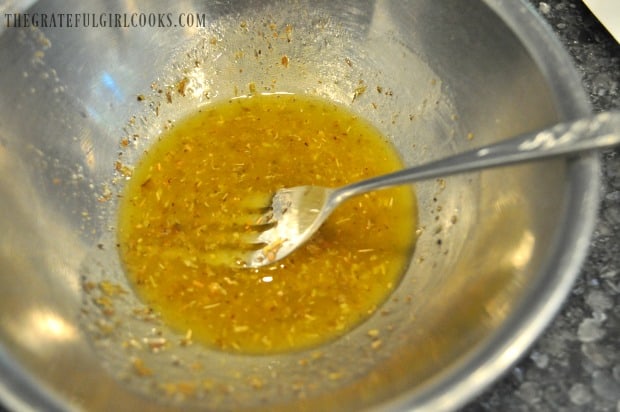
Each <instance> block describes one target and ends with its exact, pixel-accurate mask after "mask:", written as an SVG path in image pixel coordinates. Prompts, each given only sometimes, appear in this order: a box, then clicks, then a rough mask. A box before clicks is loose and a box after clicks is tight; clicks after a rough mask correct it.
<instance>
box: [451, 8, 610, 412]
mask: <svg viewBox="0 0 620 412" xmlns="http://www.w3.org/2000/svg"><path fill="white" fill-rule="evenodd" d="M605 1H609V2H615V1H620V0H605ZM530 3H531V4H532V5H533V6H534V7H535V8H536V9H537V11H538V13H539V14H540V15H541V16H542V17H543V18H544V19H545V20H546V21H547V22H548V23H549V24H550V25H551V27H552V28H553V31H554V32H555V33H556V34H557V36H558V37H559V39H560V41H561V42H562V44H563V45H564V47H565V48H566V49H567V51H568V52H569V54H570V56H571V57H572V58H573V60H574V62H575V66H576V67H577V69H578V71H579V74H580V75H581V78H582V84H583V87H584V89H585V90H586V92H587V93H588V95H589V97H590V101H591V104H592V106H593V108H594V111H596V112H600V111H603V110H610V109H616V110H618V109H620V45H619V44H618V43H617V42H616V41H615V40H614V39H613V37H612V36H611V35H610V34H609V33H608V32H607V31H606V30H605V28H604V27H603V26H602V25H601V24H600V23H599V22H598V20H597V19H596V18H595V17H594V16H593V15H592V14H591V13H590V11H589V9H588V8H587V7H586V6H585V5H584V4H583V3H582V2H581V0H546V1H544V2H540V1H530ZM601 158H602V170H601V174H602V187H601V202H600V205H599V218H598V220H597V224H596V228H595V231H594V235H593V238H592V241H591V246H590V252H589V254H588V257H587V259H586V261H585V263H584V265H583V268H582V270H581V275H580V277H579V279H578V280H577V282H576V284H575V286H574V287H573V290H572V293H571V295H570V297H569V298H568V300H567V302H566V303H565V305H564V307H563V309H562V310H561V312H560V313H559V314H558V316H557V317H556V318H555V320H554V321H553V322H552V323H551V325H550V326H549V327H548V329H547V331H546V332H545V333H544V334H543V335H542V336H541V338H540V339H539V340H538V341H537V343H536V344H535V345H534V346H533V347H532V348H531V350H530V352H529V353H527V354H526V355H525V356H524V358H523V359H522V360H521V361H520V362H519V363H518V364H517V365H516V366H515V367H513V368H512V369H511V370H510V371H509V372H508V373H507V374H506V376H505V377H504V378H503V379H501V380H500V381H499V382H497V383H496V384H495V385H493V386H491V387H490V388H489V389H487V391H486V392H484V393H483V394H482V395H480V396H479V397H478V398H476V399H475V400H474V401H473V402H471V403H470V404H469V405H467V406H466V407H464V408H463V412H478V411H502V412H511V411H592V412H602V411H610V412H620V148H616V149H614V150H608V151H605V152H603V153H602V156H601Z"/></svg>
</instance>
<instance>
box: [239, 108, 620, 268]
mask: <svg viewBox="0 0 620 412" xmlns="http://www.w3.org/2000/svg"><path fill="white" fill-rule="evenodd" d="M619 143H620V112H604V113H600V114H597V115H592V116H589V117H584V118H581V119H578V120H574V121H568V122H563V123H558V124H555V125H554V126H551V127H548V128H545V129H542V130H538V131H535V132H531V133H525V134H522V135H518V136H516V137H513V138H509V139H506V140H503V141H500V142H498V143H495V144H491V145H487V146H484V147H480V148H477V149H473V150H470V151H467V152H463V153H460V154H456V155H453V156H449V157H446V158H443V159H440V160H436V161H432V162H430V163H426V164H423V165H420V166H416V167H412V168H408V169H403V170H400V171H397V172H393V173H390V174H386V175H382V176H377V177H373V178H370V179H367V180H362V181H359V182H357V183H353V184H350V185H347V186H343V187H340V188H326V187H320V186H297V187H290V188H283V189H279V190H277V191H276V192H275V193H274V194H273V196H272V198H271V202H270V204H269V206H268V207H267V208H265V210H266V212H265V213H264V214H263V215H261V216H260V217H259V219H258V221H257V224H258V225H260V227H262V228H266V230H264V231H262V232H259V233H258V234H257V236H256V237H255V238H254V239H253V240H252V241H251V242H250V243H253V244H254V246H255V248H254V249H253V250H252V251H250V252H248V253H247V254H246V255H245V257H244V258H243V259H241V261H240V263H241V265H242V266H243V267H247V268H258V267H261V266H265V265H269V264H271V263H274V262H276V261H278V260H280V259H283V258H284V257H286V256H288V255H290V254H291V253H293V252H294V251H295V250H296V249H297V248H299V247H300V246H301V245H302V244H304V243H305V242H306V241H307V240H308V239H309V238H310V237H312V235H313V234H314V233H315V232H316V231H317V230H318V229H319V227H321V225H322V224H323V223H324V222H325V220H326V219H327V218H328V217H329V216H330V214H331V213H332V211H333V210H334V209H335V208H336V207H338V206H339V205H340V204H341V203H343V202H344V201H346V200H347V199H349V198H351V197H354V196H358V195H361V194H364V193H366V192H370V191H373V190H379V189H384V188H388V187H392V186H398V185H402V184H405V183H413V182H415V181H419V180H423V179H430V178H436V177H441V176H448V175H452V174H456V173H462V172H470V171H475V170H480V169H486V168H491V167H497V166H504V165H510V164H515V163H522V162H528V161H532V160H536V159H543V158H549V157H556V156H562V155H568V154H573V153H578V152H583V151H589V150H596V149H603V148H607V147H611V146H615V145H617V144H619Z"/></svg>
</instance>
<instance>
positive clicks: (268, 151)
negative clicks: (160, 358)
mask: <svg viewBox="0 0 620 412" xmlns="http://www.w3.org/2000/svg"><path fill="white" fill-rule="evenodd" d="M401 167H402V164H401V161H400V159H399V157H398V155H397V153H396V152H395V150H394V149H393V147H391V145H390V144H388V142H387V141H386V140H385V138H384V137H383V136H381V135H380V133H379V132H378V131H377V130H376V129H375V128H374V127H372V126H371V125H370V124H369V123H367V122H366V121H364V120H363V119H361V118H359V117H358V116H356V115H354V114H353V113H351V112H350V111H348V110H347V109H345V108H344V107H342V106H340V105H338V104H335V103H332V102H329V101H325V100H321V99H318V98H314V97H308V96H302V95H287V94H277V95H253V96H250V97H244V98H237V99H232V100H229V101H225V102H221V103H216V104H211V105H208V106H205V107H203V108H202V109H200V110H199V111H198V112H197V113H195V114H194V115H191V116H189V117H188V118H186V119H184V120H182V121H180V122H178V123H177V124H176V125H175V126H174V127H173V128H172V129H170V130H169V131H167V132H165V133H164V134H163V135H162V136H161V137H160V138H159V140H158V141H157V142H156V143H154V144H153V146H152V147H151V148H150V149H149V151H148V153H146V154H145V155H144V157H143V158H142V159H141V161H140V162H139V164H138V165H137V166H136V168H135V170H134V172H133V175H132V177H131V179H130V180H129V181H128V183H127V186H126V188H125V190H124V193H123V196H122V199H121V203H120V208H119V216H118V219H119V221H118V240H119V252H120V255H121V258H122V261H123V263H124V265H125V269H126V272H127V276H128V277H129V279H130V281H131V283H132V284H133V285H134V287H135V290H136V292H137V294H138V295H139V296H140V297H141V298H142V299H143V300H144V301H145V302H146V304H148V305H149V306H150V307H152V308H153V309H154V310H155V311H157V312H159V313H161V315H162V318H163V319H164V321H165V322H167V324H168V325H170V326H171V327H172V328H175V329H176V330H178V331H179V332H180V333H182V334H191V336H192V340H193V341H194V342H201V343H203V344H205V345H208V346H210V347H215V348H219V349H222V350H228V351H234V352H242V353H254V354H266V353H275V352H284V351H291V350H298V349H303V348H308V347H313V346H316V345H319V344H321V343H324V342H326V341H330V340H332V339H335V338H337V337H338V336H341V335H343V334H345V333H346V332H347V331H349V330H350V329H351V328H353V327H355V326H356V325H358V324H359V323H360V322H361V321H363V320H364V319H366V318H368V317H369V316H370V315H371V314H372V313H373V312H374V311H375V310H376V309H377V307H378V306H379V305H380V304H381V303H382V302H383V301H384V300H385V299H386V298H387V296H388V295H389V293H390V292H391V291H392V290H393V289H394V287H395V286H396V285H397V283H398V282H399V279H400V277H401V275H402V274H403V272H404V270H405V268H406V265H407V264H408V262H409V259H410V254H411V251H412V248H413V245H414V242H415V235H414V233H415V226H416V216H417V211H416V202H415V196H414V193H413V191H412V189H411V188H410V187H399V188H393V189H388V190H383V191H377V192H374V193H370V194H367V195H363V196H361V197H358V198H354V199H351V200H349V201H348V202H347V203H345V204H344V205H343V206H342V207H340V208H339V209H337V210H336V211H335V212H334V214H333V215H332V216H331V217H330V218H329V219H328V221H327V222H326V223H325V224H324V225H323V227H322V228H321V229H320V231H319V232H318V233H317V234H316V235H315V236H314V237H313V238H312V239H311V240H310V241H309V242H308V243H307V244H305V245H304V246H303V247H301V248H300V249H299V250H298V251H296V252H295V253H293V254H292V255H290V256H289V257H287V258H286V259H283V260H281V261H278V262H275V263H273V264H271V265H270V266H267V267H263V268H260V269H246V268H242V267H238V266H236V264H235V254H237V253H240V249H242V248H243V247H244V242H245V237H247V236H250V235H251V234H250V233H248V232H247V230H248V225H250V224H251V223H252V219H255V218H256V213H254V212H255V210H254V208H256V207H259V206H264V205H266V204H267V202H268V195H269V194H270V193H273V192H274V191H275V190H276V189H279V188H282V187H290V186H298V185H320V186H328V187H336V186H341V185H345V184H348V183H352V182H355V181H358V180H361V179H365V178H369V177H372V176H376V175H378V174H383V173H388V172H391V171H394V170H397V169H399V168H401ZM261 202H262V203H261Z"/></svg>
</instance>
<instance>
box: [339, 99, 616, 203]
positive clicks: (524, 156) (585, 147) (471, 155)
mask: <svg viewBox="0 0 620 412" xmlns="http://www.w3.org/2000/svg"><path fill="white" fill-rule="evenodd" d="M618 144H620V112H618V111H610V112H603V113H600V114H597V115H592V116H590V117H585V118H581V119H578V120H574V121H569V122H563V123H558V124H556V125H554V126H551V127H548V128H545V129H542V130H538V131H535V132H530V133H525V134H522V135H518V136H516V137H513V138H510V139H506V140H503V141H500V142H498V143H494V144H491V145H487V146H483V147H480V148H478V149H474V150H470V151H467V152H463V153H460V154H456V155H454V156H449V157H446V158H443V159H441V160H437V161H432V162H429V163H425V164H423V165H420V166H415V167H411V168H408V169H403V170H399V171H397V172H394V173H390V174H386V175H382V176H377V177H373V178H370V179H367V180H362V181H359V182H356V183H353V184H350V185H348V186H344V187H341V188H339V189H336V190H334V192H332V194H331V197H332V199H333V200H334V201H336V202H338V203H339V202H341V201H344V200H346V199H348V198H349V197H353V196H357V195H360V194H363V193H366V192H370V191H373V190H377V189H384V188H388V187H392V186H398V185H402V184H405V183H412V182H415V181H419V180H424V179H431V178H436V177H442V176H448V175H452V174H456V173H462V172H471V171H475V170H480V169H486V168H491V167H497V166H505V165H510V164H515V163H523V162H529V161H532V160H536V159H544V158H549V157H556V156H562V155H568V154H573V153H578V152H583V151H589V150H597V149H603V148H607V147H612V146H615V145H618Z"/></svg>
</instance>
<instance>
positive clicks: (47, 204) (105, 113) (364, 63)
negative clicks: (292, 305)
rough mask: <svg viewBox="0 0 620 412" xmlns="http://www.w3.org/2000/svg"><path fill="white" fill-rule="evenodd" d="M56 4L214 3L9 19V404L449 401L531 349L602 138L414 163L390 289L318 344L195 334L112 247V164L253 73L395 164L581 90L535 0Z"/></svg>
mask: <svg viewBox="0 0 620 412" xmlns="http://www.w3.org/2000/svg"><path fill="white" fill-rule="evenodd" d="M67 10H71V11H72V12H74V13H87V14H85V15H83V16H82V17H80V19H82V20H83V22H84V20H85V19H86V16H87V15H90V16H91V17H88V18H94V19H95V20H98V19H101V17H99V16H100V15H101V14H102V13H103V16H104V17H103V19H104V20H98V21H99V25H100V26H101V23H102V22H104V21H106V22H109V21H110V20H112V21H114V20H115V17H114V16H110V15H106V14H105V13H110V12H112V13H125V15H126V16H131V15H133V13H137V14H136V15H137V16H140V13H145V16H146V17H145V19H146V20H145V21H147V22H148V18H149V14H151V13H154V14H157V13H164V14H163V15H164V16H170V21H171V23H172V24H174V23H177V24H178V23H179V20H178V19H179V18H183V17H182V16H185V19H187V15H184V14H183V13H198V15H199V16H200V20H201V22H202V23H204V26H205V27H201V28H198V27H123V28H110V27H97V28H95V27H92V26H93V25H94V24H96V23H95V22H94V21H93V20H91V22H90V25H91V27H88V28H66V27H65V28H43V27H21V28H15V27H5V28H4V29H3V30H2V32H0V34H1V35H0V205H1V206H0V210H1V211H2V215H1V218H0V274H1V278H0V279H1V283H0V290H1V292H0V293H1V296H2V297H1V299H0V376H1V378H0V381H1V384H0V395H1V397H2V400H3V402H4V404H5V405H7V406H8V407H9V408H12V409H19V410H24V409H44V410H56V409H60V410H64V409H69V410H71V409H78V410H79V409H84V410H109V409H112V408H114V409H115V410H119V411H120V410H146V409H148V410H174V409H175V408H179V407H183V408H184V410H194V409H195V410H200V409H212V410H215V409H217V410H242V409H255V410H260V409H269V410H291V409H303V410H317V409H318V408H329V409H338V410H358V409H364V408H378V409H389V410H402V409H412V410H415V409H428V410H445V409H451V408H456V407H458V406H459V405H462V404H463V403H464V402H466V401H467V400H468V399H470V398H472V397H473V396H475V395H476V394H477V393H479V392H480V391H481V390H483V389H484V387H485V386H486V385H488V384H489V383H490V382H492V381H493V380H494V379H495V378H497V377H498V376H499V375H500V374H501V373H502V372H504V371H505V370H506V369H507V368H508V367H509V366H510V365H511V364H512V363H513V362H515V361H516V360H517V359H518V358H519V356H520V355H522V354H523V352H524V351H525V350H526V348H527V347H528V345H530V344H531V343H532V342H533V341H534V340H535V339H536V337H537V336H538V335H539V334H540V332H541V331H542V330H543V328H544V327H545V326H546V325H547V324H548V323H549V321H550V320H551V318H552V317H553V315H554V314H555V313H556V311H557V309H558V308H559V306H560V304H561V303H562V301H563V299H564V298H565V296H566V295H567V293H568V291H569V289H570V287H571V285H572V283H573V280H574V279H575V276H576V275H577V273H578V269H579V265H580V263H581V261H582V259H583V257H584V255H585V252H586V248H587V245H588V239H589V236H590V232H591V229H592V225H593V220H594V215H595V211H596V205H597V191H598V184H597V182H598V175H597V172H598V160H597V157H596V155H594V154H591V155H584V156H581V157H578V158H572V159H570V160H566V161H563V160H558V161H552V162H541V163H536V164H531V165H527V166H518V167H509V168H504V169H498V170H493V171H485V172H482V173H477V174H470V175H463V176H455V177H451V178H446V179H441V180H438V181H431V182H426V183H423V184H420V185H417V186H416V190H417V193H418V196H419V201H420V211H419V213H420V216H419V219H420V237H419V240H418V244H417V248H416V251H415V255H414V256H413V258H412V261H411V265H410V267H409V269H408V271H407V273H406V274H405V276H404V278H403V280H402V282H401V283H400V285H399V286H398V288H397V290H396V291H395V292H394V294H393V295H392V296H391V297H390V298H389V300H388V301H387V302H386V303H385V304H384V305H383V306H382V307H381V308H379V309H378V310H377V312H376V313H375V314H374V315H373V316H372V317H371V318H370V319H369V320H368V321H367V322H365V323H364V324H363V325H360V326H359V327H358V328H356V329H354V330H353V331H351V332H350V333H348V334H347V335H346V336H345V337H343V338H341V339H339V340H337V341H335V342H332V343H329V344H326V345H324V346H322V347H320V348H316V349H313V350H310V351H303V352H298V353H291V354H284V355H273V356H239V355H233V354H229V353H219V352H217V351H213V350H209V349H207V348H204V347H201V346H200V345H197V344H193V345H192V344H190V340H189V339H188V338H189V337H187V336H182V335H179V334H178V333H175V332H174V331H171V330H169V329H168V328H167V327H166V325H163V324H161V322H160V321H159V320H158V318H157V316H155V315H153V314H151V313H149V312H148V311H146V310H145V309H144V307H143V306H142V304H141V302H140V301H139V300H138V299H137V298H136V297H135V296H134V295H133V293H132V292H131V288H130V286H129V285H128V284H127V281H126V280H125V277H124V274H123V272H122V268H121V265H120V262H119V259H118V256H117V254H116V250H115V238H114V225H115V208H116V196H117V195H118V194H119V193H120V191H121V190H122V186H123V182H124V181H125V176H124V174H125V173H124V172H125V171H126V170H125V169H124V166H131V165H132V164H133V163H134V162H135V161H136V160H137V159H138V158H139V156H140V154H141V153H142V151H143V150H144V149H146V148H148V146H149V145H150V144H151V143H152V142H153V141H154V140H155V138H156V136H157V135H158V133H160V132H161V131H162V130H163V129H165V128H166V127H168V125H169V124H170V122H174V121H175V120H177V119H178V118H180V117H181V116H183V115H184V114H185V113H187V112H189V111H191V110H192V109H194V108H195V107H197V106H198V105H204V104H209V103H210V102H212V101H216V100H218V99H225V98H229V97H231V96H234V95H235V94H237V95H239V94H245V93H248V92H249V91H250V89H252V90H255V91H257V92H297V93H310V94H315V95H320V96H323V97H326V98H329V99H332V100H336V101H339V102H341V103H344V104H347V105H348V106H350V108H351V110H353V111H355V112H357V113H359V114H360V115H362V116H364V117H366V118H368V119H369V120H370V121H371V122H373V123H374V124H375V125H376V126H377V127H378V128H379V129H380V130H382V131H383V132H384V133H385V134H386V136H388V137H389V138H390V139H391V140H392V141H393V143H394V145H395V146H396V147H397V148H398V150H399V152H400V153H401V155H402V156H403V159H404V161H405V163H407V164H408V165H412V164H415V163H419V162H421V161H424V160H430V159H433V158H437V157H440V156H443V155H446V154H449V153H454V152H456V151H459V150H463V149H467V148H471V147H474V146H476V145H481V144H485V143H489V142H491V141H495V140H498V139H502V138H504V137H508V136H510V135H514V134H517V133H519V132H523V131H527V130H531V129H534V128H538V127H542V126H545V125H547V124H550V123H552V122H555V121H558V120H565V119H569V118H572V117H576V116H580V115H585V114H587V113H588V111H589V107H588V105H587V103H586V99H585V97H584V94H583V92H582V90H581V88H580V84H579V81H578V77H577V75H576V74H575V72H574V70H573V68H572V66H571V63H570V61H569V60H568V58H567V57H566V54H565V53H564V51H563V50H562V49H561V47H560V45H559V43H558V42H557V41H556V40H555V39H554V37H553V35H552V34H551V32H550V31H549V30H548V29H547V28H546V27H545V26H544V24H543V23H542V22H541V20H540V19H539V18H538V17H537V16H536V15H535V13H534V12H533V11H532V10H531V9H530V8H529V6H528V5H527V4H526V3H525V2H521V1H514V2H504V1H495V0H487V1H469V2H462V1H460V0H445V1H441V2H437V1H431V0H412V1H407V2H405V1H403V2H398V1H375V2H369V1H346V2H332V1H318V2H314V1H306V0H299V1H275V0H273V1H250V0H247V1H236V2H201V1H183V2H178V3H176V4H175V5H171V4H168V3H166V2H164V1H152V2H141V1H118V2H112V3H110V2H103V1H92V2H89V3H88V4H84V3H83V2H78V1H63V2H60V1H49V2H38V3H35V4H34V5H32V6H31V7H30V8H29V9H28V10H27V12H28V13H30V18H31V19H32V18H34V16H37V17H36V18H37V19H38V21H37V22H38V23H39V25H41V16H42V15H43V14H45V13H47V14H48V15H51V13H64V12H66V11H67ZM6 12H7V13H8V12H9V11H6ZM35 13H38V14H35ZM167 13H169V14H167ZM198 15H195V16H198ZM106 16H107V17H106ZM203 17H204V20H203ZM59 18H60V17H59ZM197 20H198V17H195V21H194V24H198V21H197ZM48 21H49V19H48ZM166 21H168V18H167V17H165V18H164V22H163V23H164V24H166ZM184 22H185V23H189V21H188V20H184ZM121 23H123V20H121ZM138 23H139V21H138ZM57 24H58V23H57ZM75 24H76V23H75V20H74V23H73V25H75ZM156 24H159V22H157V23H156ZM284 55H286V56H287V58H288V62H289V64H288V65H283V64H282V57H283V56H284ZM285 66H286V67H285ZM124 139H127V141H125V142H124V141H123V140H124ZM125 143H129V144H128V145H125ZM120 290H122V291H123V292H119V291H120ZM369 330H376V331H378V333H379V334H378V335H377V333H376V332H373V333H372V334H370V335H369V334H368V331H369Z"/></svg>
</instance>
